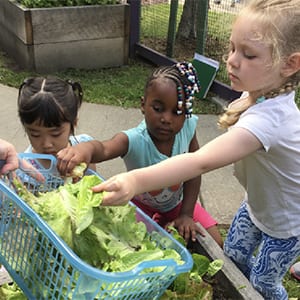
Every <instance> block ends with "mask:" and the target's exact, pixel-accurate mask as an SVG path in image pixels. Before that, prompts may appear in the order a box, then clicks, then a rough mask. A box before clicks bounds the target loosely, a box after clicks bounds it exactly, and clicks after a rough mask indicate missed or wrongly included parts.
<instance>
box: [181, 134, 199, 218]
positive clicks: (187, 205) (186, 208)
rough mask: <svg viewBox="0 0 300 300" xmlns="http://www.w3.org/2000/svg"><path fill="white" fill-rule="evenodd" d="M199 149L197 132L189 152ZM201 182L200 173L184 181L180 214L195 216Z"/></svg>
mask: <svg viewBox="0 0 300 300" xmlns="http://www.w3.org/2000/svg"><path fill="white" fill-rule="evenodd" d="M198 150H199V143H198V140H197V136H196V134H195V135H194V137H193V139H192V141H191V143H190V148H189V152H195V151H198ZM200 184H201V175H198V176H196V177H194V178H192V179H189V180H188V181H186V182H184V186H183V202H182V207H181V211H180V215H187V216H190V217H193V212H194V207H195V204H196V201H197V199H198V195H199V191H200Z"/></svg>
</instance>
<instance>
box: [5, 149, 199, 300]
mask: <svg viewBox="0 0 300 300" xmlns="http://www.w3.org/2000/svg"><path fill="white" fill-rule="evenodd" d="M26 156H27V154H26V155H25V158H26ZM28 157H29V158H32V156H31V154H30V155H28ZM23 158H24V155H23ZM49 159H51V160H52V161H53V163H54V164H55V163H56V160H55V158H54V157H52V156H49ZM53 170H54V168H53V167H51V168H50V170H45V171H42V173H43V175H44V176H45V177H47V178H50V179H48V180H47V181H46V183H44V184H43V185H41V186H40V188H41V189H42V190H43V191H50V190H52V189H53V188H57V183H55V184H54V185H53V182H51V177H53V178H56V179H55V180H57V176H56V175H55V176H52V175H53V174H52V172H53ZM88 173H93V171H91V170H88ZM98 176H99V175H98ZM21 179H22V176H21ZM61 183H63V181H62V182H61ZM30 186H32V188H33V189H37V185H33V184H32V185H29V187H30ZM0 201H1V206H2V207H1V217H0V263H1V264H3V265H4V266H5V268H6V269H7V271H8V272H9V274H10V275H11V277H12V278H13V280H14V281H15V282H16V283H17V284H18V285H19V287H20V288H21V289H22V290H23V292H24V293H25V294H26V296H27V297H28V299H31V300H32V299H43V300H44V299H55V300H57V299H73V300H75V299H76V300H77V299H87V300H91V299H122V300H123V299H124V300H125V299H140V300H150V299H151V300H152V299H159V297H160V296H161V295H162V294H163V292H164V291H165V290H166V289H167V288H168V287H169V285H170V284H171V283H172V282H173V280H174V279H175V278H176V277H177V276H178V275H179V274H180V273H184V272H188V271H189V270H190V269H191V267H192V265H193V260H192V257H191V255H190V253H189V251H188V250H187V249H186V248H185V247H183V246H182V245H181V244H180V243H178V242H177V241H176V240H175V239H174V238H173V237H172V236H171V235H170V234H169V233H167V232H166V231H165V230H163V229H162V228H161V227H160V226H158V225H157V224H156V223H155V222H154V221H153V220H152V219H151V218H149V217H148V216H147V215H145V214H144V213H143V212H142V211H141V210H140V209H138V208H137V214H138V215H139V219H141V220H142V221H143V222H144V223H145V224H146V227H147V230H148V233H149V234H150V235H151V236H152V237H153V239H155V241H156V242H157V244H158V246H161V247H165V248H172V249H174V250H176V251H177V253H178V254H179V255H180V256H181V260H182V261H183V262H184V263H183V264H181V265H179V264H177V263H176V262H175V261H174V260H171V259H169V260H155V261H154V260H153V261H145V262H143V263H141V264H139V265H138V266H137V267H135V268H134V269H133V270H131V271H127V272H120V273H112V272H104V271H101V270H99V269H96V268H94V267H91V266H89V265H88V264H86V263H85V262H84V261H82V260H81V259H80V258H79V257H78V256H77V255H76V254H75V253H74V252H73V251H72V250H71V249H70V248H69V247H68V246H67V245H66V244H65V242H64V241H62V240H61V239H60V238H59V237H58V236H57V235H56V234H55V233H54V232H53V231H52V230H51V228H50V227H49V226H48V225H47V224H46V223H45V222H44V221H43V220H42V218H40V217H39V215H38V214H36V213H35V212H34V211H33V210H32V209H31V208H30V207H29V206H28V205H27V204H26V203H25V202H24V201H23V200H22V199H20V197H19V196H18V195H17V194H16V193H15V192H14V190H13V189H12V188H11V187H10V186H9V183H8V182H5V181H3V180H0ZM155 267H160V268H157V269H156V270H160V271H157V272H151V271H150V272H147V270H150V269H152V268H155Z"/></svg>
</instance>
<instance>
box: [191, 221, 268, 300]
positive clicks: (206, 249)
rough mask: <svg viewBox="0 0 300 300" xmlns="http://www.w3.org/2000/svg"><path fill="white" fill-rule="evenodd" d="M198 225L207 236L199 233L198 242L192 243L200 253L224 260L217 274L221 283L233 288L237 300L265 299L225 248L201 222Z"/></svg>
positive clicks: (233, 294) (225, 286)
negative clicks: (227, 253) (224, 250)
mask: <svg viewBox="0 0 300 300" xmlns="http://www.w3.org/2000/svg"><path fill="white" fill-rule="evenodd" d="M198 226H199V227H200V228H201V230H202V231H203V232H206V236H205V237H203V236H201V235H200V234H198V235H197V242H196V243H193V244H192V245H191V247H192V248H194V249H195V250H196V251H197V252H198V253H200V254H203V255H206V256H207V257H209V258H211V259H212V260H214V259H221V260H223V262H224V265H223V268H222V269H221V271H219V272H218V273H217V274H216V276H219V277H220V280H219V281H218V282H220V284H224V288H226V289H228V285H230V286H231V289H232V297H233V299H235V300H240V299H241V300H242V299H243V300H254V299H255V300H263V297H262V296H261V294H260V293H258V292H257V291H256V290H255V289H254V288H253V287H252V285H251V283H250V282H249V281H248V279H247V278H246V277H245V276H244V274H243V273H242V272H241V271H240V270H239V269H238V268H237V267H236V265H235V264H234V263H233V262H232V261H231V260H230V259H229V258H228V257H227V256H225V255H224V252H223V250H222V249H221V248H220V246H219V245H218V244H217V243H216V242H215V240H214V239H213V238H212V237H211V236H210V235H209V234H208V233H207V231H206V230H205V229H204V227H202V226H201V225H200V224H198Z"/></svg>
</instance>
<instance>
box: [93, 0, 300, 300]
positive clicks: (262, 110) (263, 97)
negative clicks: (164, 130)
mask: <svg viewBox="0 0 300 300" xmlns="http://www.w3.org/2000/svg"><path fill="white" fill-rule="evenodd" d="M299 32H300V1H299V0H253V1H250V2H249V4H248V5H247V6H246V7H244V9H243V10H242V11H241V13H240V14H239V15H238V17H237V19H236V20H235V22H234V24H233V28H232V33H231V37H230V51H229V55H228V59H227V71H228V74H229V78H230V80H231V86H232V88H233V89H235V90H237V91H244V93H243V95H242V97H241V98H240V99H238V100H236V101H234V102H233V103H232V104H231V105H230V107H229V108H228V110H227V111H226V112H225V114H224V115H223V116H222V117H221V118H220V125H221V126H222V127H226V128H227V127H228V129H229V130H228V131H227V132H226V133H224V134H222V135H220V136H219V137H217V138H215V139H214V140H212V141H211V142H209V143H207V144H206V145H205V146H203V147H201V148H200V149H199V150H197V151H196V152H193V153H186V154H182V155H178V156H176V157H172V158H169V159H167V160H165V161H163V162H161V163H159V164H156V165H154V166H151V167H147V168H143V169H137V170H133V171H131V172H128V173H124V174H120V175H117V176H115V177H112V178H111V179H109V180H107V181H106V182H103V183H102V184H100V185H98V186H95V187H94V188H93V190H94V192H101V191H104V190H105V191H108V192H110V193H107V194H106V195H105V197H104V201H103V205H120V204H123V203H126V202H127V201H128V200H129V199H131V198H132V197H133V196H134V195H136V194H140V193H142V192H145V191H150V190H154V189H159V188H162V187H164V186H170V185H172V184H174V183H176V182H179V181H185V180H188V179H190V178H193V177H195V176H199V175H200V174H204V173H207V172H209V171H211V170H214V169H217V168H220V167H223V166H226V165H228V164H231V163H234V164H235V175H236V177H237V178H238V179H239V181H240V183H241V184H242V185H243V186H244V188H245V190H246V195H245V199H244V201H243V202H242V204H241V206H240V208H239V210H238V212H237V213H236V216H235V218H234V220H233V221H232V224H231V227H230V229H229V232H228V236H227V238H226V240H225V243H224V252H225V254H226V255H227V256H228V257H230V258H231V259H232V260H233V261H234V262H235V264H236V265H237V266H238V267H239V268H240V270H242V272H243V273H244V274H245V275H246V276H247V277H248V278H249V280H250V281H251V283H252V285H253V287H254V288H255V289H256V290H257V291H259V292H260V293H261V294H262V296H263V297H264V298H265V299H273V300H274V299H278V300H279V299H280V300H286V299H288V295H287V292H286V290H285V288H284V287H283V285H282V280H283V277H284V275H285V274H286V272H287V271H288V269H289V268H290V266H291V265H292V264H293V262H295V261H296V259H297V257H298V256H299V255H300V217H299V216H300V197H299V191H300V171H299V170H300V112H299V109H298V107H297V105H296V103H295V91H296V90H297V88H298V87H299V81H300V71H299V70H300V35H299ZM229 200H230V199H229ZM224 201H227V200H226V199H224ZM220 205H222V204H221V203H220Z"/></svg>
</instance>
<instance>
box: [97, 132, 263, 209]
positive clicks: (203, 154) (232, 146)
mask: <svg viewBox="0 0 300 300" xmlns="http://www.w3.org/2000/svg"><path fill="white" fill-rule="evenodd" d="M261 148H262V144H261V143H260V141H259V140H258V139H257V138H256V137H255V136H254V135H253V134H252V133H250V132H249V131H248V130H246V129H243V128H233V129H231V130H230V131H228V132H226V133H224V134H222V135H220V136H218V137H217V138H215V139H214V140H212V141H210V142H209V143H207V144H206V145H204V146H203V147H202V148H200V149H199V150H198V151H196V152H193V153H185V154H181V155H177V156H174V157H172V158H169V159H167V160H164V161H162V162H160V163H159V164H156V165H153V166H150V167H147V168H142V169H136V170H132V171H130V172H128V173H122V174H119V175H117V176H114V177H112V178H110V179H109V180H107V181H105V182H103V183H102V184H100V185H98V186H95V187H94V188H93V191H94V192H100V191H107V192H110V193H107V194H106V195H105V196H104V200H103V205H123V204H125V203H127V202H128V201H129V200H130V199H131V198H132V197H133V196H134V195H138V194H141V193H143V192H146V191H151V190H156V189H160V188H163V187H166V186H172V185H174V184H176V183H177V182H181V181H187V180H189V179H191V178H194V177H196V176H199V175H201V174H204V173H207V172H209V171H211V170H214V169H218V168H220V167H223V166H226V165H229V164H231V163H234V162H236V161H238V160H240V159H242V158H244V157H246V156H247V155H249V154H251V153H253V152H255V151H257V150H258V149H261Z"/></svg>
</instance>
